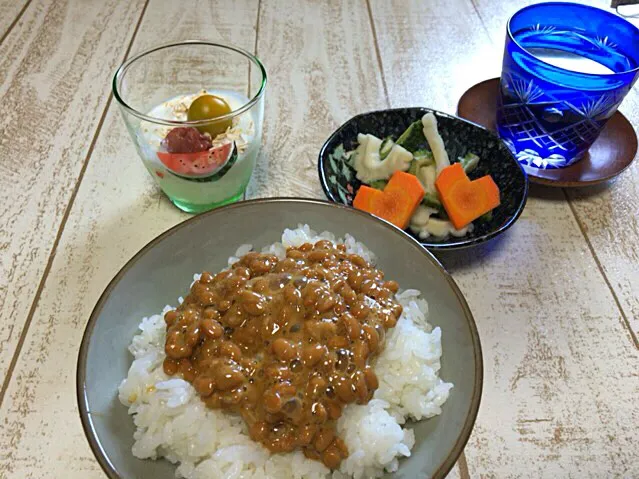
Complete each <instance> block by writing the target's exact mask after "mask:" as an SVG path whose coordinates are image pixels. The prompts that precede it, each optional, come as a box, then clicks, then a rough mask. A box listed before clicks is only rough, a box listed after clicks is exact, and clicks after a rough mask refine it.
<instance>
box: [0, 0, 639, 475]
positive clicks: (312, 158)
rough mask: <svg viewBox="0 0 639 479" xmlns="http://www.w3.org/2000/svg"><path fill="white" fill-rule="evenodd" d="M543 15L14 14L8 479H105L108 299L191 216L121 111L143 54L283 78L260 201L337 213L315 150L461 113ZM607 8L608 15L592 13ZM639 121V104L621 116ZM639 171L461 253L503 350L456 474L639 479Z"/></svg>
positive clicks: (509, 3) (9, 102)
mask: <svg viewBox="0 0 639 479" xmlns="http://www.w3.org/2000/svg"><path fill="white" fill-rule="evenodd" d="M528 3H533V2H531V1H529V0H525V1H519V0H518V1H514V0H428V1H426V0H413V1H409V0H394V1H388V0H349V1H339V0H334V1H322V0H305V1H293V0H261V1H259V0H219V1H210V2H191V1H188V0H180V1H179V2H178V1H170V0H0V199H1V201H2V204H3V205H4V207H3V208H2V210H0V224H1V225H2V229H1V230H0V378H3V381H2V382H1V383H0V387H1V389H0V477H1V478H3V479H4V478H20V479H23V478H83V479H84V478H99V477H104V476H103V473H102V472H101V470H100V468H99V466H98V465H97V462H96V461H95V459H94V458H93V455H92V453H91V451H90V449H89V447H88V444H87V442H86V440H85V438H84V435H83V432H82V427H81V425H80V420H79V416H78V412H77V407H76V399H75V366H76V357H77V353H78V347H79V344H80V339H81V336H82V333H83V330H84V326H85V324H86V321H87V319H88V317H89V314H90V312H91V310H92V308H93V306H94V304H95V303H96V301H97V299H98V297H99V295H100V294H101V292H102V291H103V289H104V288H105V286H106V285H107V283H108V282H109V281H110V280H111V278H112V277H113V276H114V275H115V274H116V272H117V271H118V270H119V268H120V267H121V266H122V265H123V264H124V263H125V262H126V261H127V260H128V259H129V258H130V257H131V256H133V255H134V254H135V253H136V252H137V251H138V250H139V249H140V248H141V247H142V246H143V245H144V244H146V243H147V242H148V241H149V240H151V239H152V238H153V237H155V236H156V235H158V234H159V233H161V232H163V231H165V230H166V229H168V228H169V227H171V226H173V225H175V224H176V223H179V222H181V221H183V220H185V219H186V218H188V217H189V216H188V215H186V214H184V213H182V212H180V211H178V210H177V209H176V208H175V207H173V206H172V205H171V204H170V203H169V201H168V200H167V199H166V198H165V197H164V196H163V195H162V194H161V193H160V191H159V190H158V188H157V187H156V186H155V185H154V183H153V181H152V179H151V178H150V176H149V175H148V173H147V172H146V171H145V169H144V167H143V165H142V162H141V161H140V160H139V158H138V156H137V154H136V151H135V149H134V147H133V144H132V142H131V141H130V139H129V137H128V134H127V132H126V129H125V126H124V123H123V121H122V119H121V117H120V114H119V112H118V110H117V106H116V104H115V102H114V101H113V99H112V95H111V78H112V75H113V73H114V71H115V69H116V68H117V66H118V65H119V64H120V63H121V62H122V61H123V60H124V59H126V58H127V57H129V56H130V55H131V53H135V52H137V51H140V50H143V49H146V48H149V47H151V46H153V45H156V44H159V43H164V42H167V41H169V40H183V39H187V38H195V37H197V38H202V39H208V40H216V41H224V42H232V43H234V44H237V45H240V46H242V47H243V48H245V49H247V50H249V51H253V52H255V53H256V54H257V55H258V56H259V57H260V59H261V60H262V61H263V62H264V64H265V65H266V67H267V69H268V72H269V84H268V88H267V96H266V112H265V119H264V127H265V131H264V138H263V146H262V150H261V154H260V158H259V162H258V167H257V169H256V171H255V173H254V176H253V179H252V181H251V183H250V186H249V188H248V191H247V197H250V198H255V197H264V196H276V195H291V196H306V197H317V198H321V197H322V196H323V195H322V192H321V189H320V185H319V182H318V179H317V174H316V166H315V162H316V158H317V152H318V150H319V148H320V146H321V145H322V143H323V142H324V140H325V139H326V137H327V136H328V135H329V134H330V133H331V132H332V131H333V130H334V129H335V128H336V127H337V126H338V125H340V124H341V123H342V122H344V121H345V120H347V119H348V118H349V117H351V116H353V115H355V114H357V113H360V112H363V111H367V110H373V109H379V108H387V107H390V106H392V107H397V106H409V105H410V106H416V105H423V106H430V107H433V108H436V109H440V110H443V111H447V112H451V113H454V112H455V107H456V102H457V99H458V98H459V97H460V95H461V94H462V93H463V92H464V91H465V90H466V89H467V88H468V87H470V86H471V85H473V84H475V83H477V82H479V81H481V80H484V79H487V78H492V77H496V76H499V73H500V69H501V56H502V49H503V41H504V36H505V23H506V19H507V18H508V17H509V16H510V15H511V14H512V13H513V12H514V11H516V10H517V9H518V8H519V7H521V6H523V5H525V4H528ZM582 3H589V4H593V5H597V6H600V7H603V8H606V7H608V6H609V2H608V1H605V0H600V1H599V0H590V1H587V2H583V1H582ZM621 111H622V112H623V113H624V114H625V115H626V116H627V117H628V118H629V119H630V121H631V122H632V123H633V124H634V125H639V92H637V89H636V88H635V90H634V91H632V92H631V93H630V94H629V95H628V97H627V98H626V100H625V101H624V103H623V104H622V106H621ZM638 185H639V162H637V161H635V162H634V164H633V165H632V166H631V167H630V168H629V169H628V170H627V171H626V172H624V173H623V174H622V175H621V176H620V177H619V178H618V179H616V180H614V181H612V182H610V183H609V184H607V185H605V186H602V187H593V188H587V189H581V190H561V189H545V188H540V187H535V186H534V185H533V186H532V188H531V196H530V198H529V200H528V204H527V206H526V209H525V211H524V213H523V215H522V217H521V218H520V219H519V221H518V222H517V224H516V225H515V226H514V227H513V228H511V229H510V230H509V231H508V232H507V234H505V235H504V236H503V237H502V238H500V239H498V240H495V241H493V242H490V243H488V244H486V245H485V246H482V247H478V248H474V249H470V250H467V251H463V252H457V253H450V254H447V255H444V256H442V257H441V259H442V261H443V262H444V264H445V266H446V267H447V268H448V269H449V271H450V272H451V273H452V274H453V276H454V278H455V280H456V281H457V282H458V284H459V285H460V287H461V289H462V291H463V293H464V294H465V295H466V298H467V299H468V302H469V304H470V307H471V309H472V311H473V313H474V315H475V319H476V321H477V324H478V327H479V333H480V336H481V340H482V345H483V349H484V361H485V383H484V395H483V398H482V404H481V409H480V412H479V416H478V418H477V423H476V425H475V428H474V431H473V434H472V436H471V438H470V441H469V442H468V445H467V447H466V449H465V452H464V454H463V455H462V456H461V457H460V459H459V461H458V463H457V465H456V467H455V468H454V469H453V471H452V472H451V477H455V478H457V477H461V478H469V477H470V478H480V477H481V478H493V477H494V478H502V477H548V478H555V477H573V478H584V477H596V478H603V477H627V478H631V477H639V446H638V444H639V342H638V340H637V337H638V335H639V206H638V205H639V186H638Z"/></svg>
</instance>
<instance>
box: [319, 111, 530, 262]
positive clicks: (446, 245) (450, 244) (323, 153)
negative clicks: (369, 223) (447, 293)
mask: <svg viewBox="0 0 639 479" xmlns="http://www.w3.org/2000/svg"><path fill="white" fill-rule="evenodd" d="M406 110H414V111H420V112H425V113H426V112H432V113H434V114H435V116H441V117H444V118H448V119H451V120H456V121H460V122H463V123H467V124H469V125H472V126H474V127H477V128H479V129H481V130H483V131H485V132H486V133H488V134H489V135H490V136H492V137H493V139H495V140H496V141H498V142H500V143H502V144H503V141H502V140H501V138H499V136H497V135H496V134H495V133H493V132H492V131H490V130H489V129H488V128H485V127H483V126H482V125H479V124H477V123H475V122H472V121H469V120H466V119H465V118H461V117H459V116H455V115H451V114H450V113H445V112H442V111H439V110H435V109H433V108H430V107H426V106H411V107H399V108H385V109H382V110H371V111H368V112H364V113H359V114H357V115H355V116H353V117H351V118H349V119H348V120H346V121H345V122H344V123H342V124H341V125H340V126H339V127H338V128H337V129H336V130H335V131H334V132H333V133H332V134H331V135H330V136H329V137H328V139H327V140H326V141H325V142H324V144H323V145H322V148H321V149H320V152H319V155H318V160H317V171H318V175H319V180H320V185H321V186H322V190H323V191H324V194H325V195H326V197H327V198H328V200H329V201H331V202H333V203H336V204H340V205H344V203H342V202H341V201H340V199H339V198H337V197H336V196H335V195H334V194H333V193H332V192H331V190H330V188H329V186H328V181H327V178H326V175H325V174H324V163H325V158H326V157H327V156H328V154H329V153H331V152H330V151H328V146H329V144H330V143H331V142H332V141H333V140H334V139H335V138H336V137H337V136H338V135H339V134H340V133H341V132H342V130H344V129H345V128H346V127H347V126H348V125H349V124H350V123H352V122H354V121H356V120H359V119H360V118H362V117H365V116H369V115H375V114H382V113H388V112H401V111H406ZM504 148H505V151H506V152H507V153H508V156H509V158H510V159H511V160H512V162H513V163H514V164H515V165H517V168H519V172H520V173H521V175H522V177H523V179H524V192H523V196H522V200H521V202H520V203H519V205H518V206H517V210H516V211H515V212H514V214H513V215H512V216H511V217H510V218H509V219H508V221H506V223H504V224H503V225H501V226H500V227H499V228H497V229H495V230H493V231H490V232H489V233H486V234H485V235H482V236H478V237H476V238H469V239H464V237H461V238H455V241H453V240H451V239H447V240H446V241H445V242H440V243H438V242H431V241H422V240H418V239H417V238H414V237H413V236H412V235H410V234H408V233H406V234H407V235H408V236H410V237H411V238H413V239H414V240H415V241H417V242H418V243H419V244H421V245H422V246H423V247H424V248H427V249H429V250H439V251H444V250H447V251H451V250H456V249H463V248H470V247H472V246H476V245H478V244H480V243H484V242H486V241H489V240H491V239H493V238H494V237H496V236H498V235H500V234H502V233H503V232H504V231H506V230H507V229H509V228H510V227H511V226H512V225H513V224H515V222H516V221H517V220H518V219H519V217H520V216H521V213H522V212H523V211H524V208H525V207H526V202H527V201H528V189H529V181H528V174H527V173H526V170H524V168H522V166H521V164H519V162H518V161H517V159H516V158H515V157H514V156H513V154H512V153H511V151H510V150H509V149H508V147H507V146H506V145H505V144H504ZM344 206H347V207H349V206H348V205H344ZM367 214H370V213H367ZM371 216H373V215H371ZM382 221H385V220H382Z"/></svg>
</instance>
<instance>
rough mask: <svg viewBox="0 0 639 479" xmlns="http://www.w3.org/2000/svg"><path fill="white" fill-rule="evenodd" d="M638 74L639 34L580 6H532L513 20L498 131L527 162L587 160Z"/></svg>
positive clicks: (605, 14)
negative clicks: (593, 145) (590, 149)
mask: <svg viewBox="0 0 639 479" xmlns="http://www.w3.org/2000/svg"><path fill="white" fill-rule="evenodd" d="M638 76H639V29H637V27H635V26H634V25H632V24H631V23H629V22H628V21H626V20H624V19H623V18H621V17H618V16H617V15H614V14H613V13H611V12H607V11H605V10H600V9H598V8H594V7H589V6H585V5H578V4H575V3H563V2H550V3H541V4H537V5H531V6H529V7H526V8H523V9H521V10H519V11H518V12H517V13H515V14H514V15H513V16H512V17H511V18H510V20H509V21H508V28H507V35H506V47H505V49H504V60H503V65H502V74H501V81H500V99H499V104H498V106H497V130H498V132H499V135H500V136H501V138H502V139H503V140H504V142H505V143H506V144H507V145H508V147H509V148H510V149H511V151H512V152H513V154H514V155H515V156H516V157H517V159H518V160H519V162H520V163H522V164H523V165H524V166H529V167H533V168H542V169H545V168H563V167H566V166H569V165H571V164H572V163H574V162H576V161H578V160H579V159H581V158H583V156H584V155H585V154H586V152H587V151H588V149H589V148H590V146H591V145H592V143H593V142H594V141H595V140H596V139H597V137H598V136H599V133H600V132H601V130H602V129H603V127H604V125H605V124H606V122H607V121H608V119H609V118H610V117H611V116H612V115H613V114H614V113H615V111H616V110H617V107H618V106H619V104H620V103H621V101H622V100H623V98H624V97H625V96H626V94H627V93H628V91H629V90H630V88H632V85H633V84H634V83H635V81H636V80H637V77H638Z"/></svg>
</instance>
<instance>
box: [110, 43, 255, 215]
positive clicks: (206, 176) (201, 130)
mask: <svg viewBox="0 0 639 479" xmlns="http://www.w3.org/2000/svg"><path fill="white" fill-rule="evenodd" d="M265 88H266V70H265V69H264V66H263V65H262V64H261V63H260V61H259V60H258V59H257V57H255V56H254V55H252V54H251V53H249V52H247V51H245V50H243V49H241V48H238V47H234V46H230V45H222V44H218V43H211V42H205V41H199V40H193V41H186V42H180V43H172V44H168V45H162V46H158V47H156V48H153V49H151V50H148V51H145V52H143V53H140V54H139V55H137V56H135V57H133V58H131V59H130V60H128V61H127V62H125V63H124V64H123V65H122V66H120V68H119V69H118V71H117V72H116V74H115V77H114V78H113V95H114V96H115V98H116V100H117V101H118V103H119V105H120V111H121V112H122V116H123V118H124V121H125V123H126V126H127V128H128V130H129V133H130V135H131V138H132V139H133V142H134V144H135V146H136V148H137V151H138V153H139V154H140V157H141V158H142V162H143V163H144V166H146V168H147V170H148V171H149V173H150V174H151V176H152V177H153V179H154V180H155V182H156V183H157V184H158V185H159V186H160V188H161V189H162V191H163V192H164V193H166V195H167V196H168V197H169V199H170V200H171V201H172V202H173V203H174V204H175V205H176V206H177V207H178V208H180V209H181V210H183V211H187V212H189V213H199V212H202V211H206V210H209V209H212V208H215V207H217V206H221V205H224V204H227V203H232V202H234V201H237V200H239V199H241V198H242V196H243V194H244V190H245V189H246V185H247V184H248V182H249V179H250V178H251V174H252V172H253V169H254V168H255V163H256V159H257V154H258V151H259V148H260V144H261V138H262V119H263V116H264V91H265ZM203 94H209V95H214V96H215V97H218V98H222V99H223V100H224V101H225V102H226V104H227V105H228V110H230V111H227V112H226V113H224V112H225V110H224V109H223V110H222V111H221V112H222V113H224V114H223V115H221V116H217V117H216V118H214V119H201V120H193V119H192V121H187V111H188V109H189V106H190V105H191V103H192V102H193V101H194V100H195V99H196V98H198V97H199V96H200V95H203ZM224 108H226V107H224ZM169 134H170V135H169ZM169 136H171V137H172V139H173V140H174V141H169V140H170V139H169V138H168V137H169Z"/></svg>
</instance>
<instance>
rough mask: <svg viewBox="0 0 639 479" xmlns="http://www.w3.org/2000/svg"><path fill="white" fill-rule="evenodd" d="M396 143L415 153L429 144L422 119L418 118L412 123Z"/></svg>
mask: <svg viewBox="0 0 639 479" xmlns="http://www.w3.org/2000/svg"><path fill="white" fill-rule="evenodd" d="M396 143H397V144H398V145H399V146H402V147H404V148H406V149H407V150H408V151H410V152H411V153H413V154H414V153H415V152H416V151H419V150H420V149H423V148H424V147H425V146H426V145H428V142H427V141H426V137H425V136H424V126H423V125H422V121H421V120H417V121H416V122H414V123H411V124H410V126H409V127H408V128H406V131H405V132H404V133H402V135H401V136H400V137H399V138H398V139H397V141H396Z"/></svg>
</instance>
